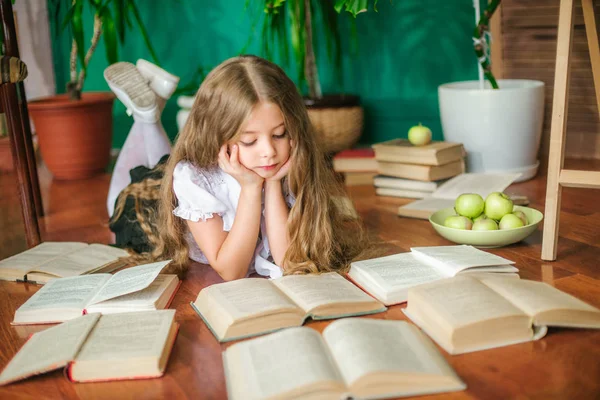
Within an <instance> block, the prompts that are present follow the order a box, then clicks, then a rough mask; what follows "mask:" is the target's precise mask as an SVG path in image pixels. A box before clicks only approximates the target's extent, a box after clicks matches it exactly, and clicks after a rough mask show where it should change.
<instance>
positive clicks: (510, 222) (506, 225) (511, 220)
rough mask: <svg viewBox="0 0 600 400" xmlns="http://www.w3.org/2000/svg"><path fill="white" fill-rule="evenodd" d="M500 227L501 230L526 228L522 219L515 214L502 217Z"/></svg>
mask: <svg viewBox="0 0 600 400" xmlns="http://www.w3.org/2000/svg"><path fill="white" fill-rule="evenodd" d="M498 226H499V227H500V229H514V228H520V227H522V226H524V224H523V221H521V218H519V217H517V216H516V215H515V214H506V215H505V216H504V217H502V219H501V220H500V224H498Z"/></svg>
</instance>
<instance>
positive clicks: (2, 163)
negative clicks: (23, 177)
mask: <svg viewBox="0 0 600 400" xmlns="http://www.w3.org/2000/svg"><path fill="white" fill-rule="evenodd" d="M14 169H15V167H14V164H13V161H12V153H11V152H10V139H9V138H8V136H3V137H0V171H13V170H14Z"/></svg>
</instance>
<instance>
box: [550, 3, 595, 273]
mask: <svg viewBox="0 0 600 400" xmlns="http://www.w3.org/2000/svg"><path fill="white" fill-rule="evenodd" d="M573 3H574V0H561V2H560V11H559V17H558V38H557V39H558V40H557V47H556V69H555V75H554V99H553V103H552V123H551V127H550V151H549V158H548V181H547V187H546V216H545V221H544V232H543V238H542V260H547V261H554V260H556V247H557V243H558V225H559V218H560V198H561V194H562V188H563V187H578V188H591V189H599V188H600V171H580V170H569V169H564V168H563V166H564V158H565V136H566V125H567V112H568V104H569V70H570V58H571V42H572V37H573ZM581 5H582V8H583V19H584V23H585V31H586V35H587V42H588V49H589V52H590V59H591V62H592V76H593V79H594V88H595V91H596V103H597V105H598V113H599V115H600V46H599V45H598V33H597V30H596V20H595V18H594V4H593V0H581Z"/></svg>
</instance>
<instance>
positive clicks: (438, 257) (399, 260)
mask: <svg viewBox="0 0 600 400" xmlns="http://www.w3.org/2000/svg"><path fill="white" fill-rule="evenodd" d="M510 264H514V262H513V261H510V260H507V259H505V258H502V257H498V256H496V255H494V254H491V253H487V252H485V251H482V250H479V249H476V248H475V247H472V246H466V245H460V246H431V247H413V248H412V249H411V252H410V253H399V254H394V255H391V256H386V257H380V258H374V259H370V260H363V261H355V262H353V263H352V264H350V271H349V272H348V278H350V279H351V280H352V281H353V282H354V283H356V284H357V285H358V286H360V287H361V288H363V290H365V291H366V292H367V293H370V294H371V295H372V296H373V297H375V298H376V299H378V300H379V301H381V302H382V303H383V304H385V305H386V306H389V305H392V304H398V303H403V302H405V301H406V299H407V293H408V289H410V288H411V287H413V286H417V285H420V284H422V283H427V282H432V281H436V280H439V279H445V278H448V277H452V276H455V275H457V274H461V275H464V274H475V275H478V276H482V275H481V274H484V275H483V276H485V274H498V275H502V276H511V277H515V278H518V277H519V275H518V274H517V272H518V269H517V268H515V267H514V266H512V265H510Z"/></svg>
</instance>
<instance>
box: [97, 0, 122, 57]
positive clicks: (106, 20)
mask: <svg viewBox="0 0 600 400" xmlns="http://www.w3.org/2000/svg"><path fill="white" fill-rule="evenodd" d="M101 19H102V36H103V37H104V47H106V59H107V60H108V64H109V65H110V64H114V63H116V62H117V61H119V47H118V42H117V30H116V28H115V20H114V19H113V17H112V15H111V12H110V10H109V9H108V8H107V9H105V10H104V12H103V13H102V16H101Z"/></svg>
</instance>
